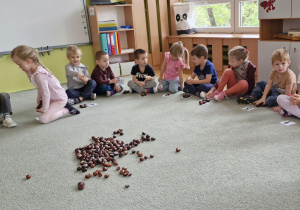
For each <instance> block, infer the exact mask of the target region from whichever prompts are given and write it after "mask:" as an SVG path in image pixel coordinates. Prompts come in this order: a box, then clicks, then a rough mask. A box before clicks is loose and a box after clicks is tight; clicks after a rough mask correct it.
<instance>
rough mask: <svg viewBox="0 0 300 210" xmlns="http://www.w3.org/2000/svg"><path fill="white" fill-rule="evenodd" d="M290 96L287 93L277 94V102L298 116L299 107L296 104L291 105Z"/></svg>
mask: <svg viewBox="0 0 300 210" xmlns="http://www.w3.org/2000/svg"><path fill="white" fill-rule="evenodd" d="M290 98H291V97H290V96H287V95H279V96H278V97H277V103H278V104H279V106H281V107H282V108H284V109H285V110H286V111H288V112H289V113H290V114H292V115H294V116H296V117H298V118H300V107H299V106H298V105H292V104H291V101H290Z"/></svg>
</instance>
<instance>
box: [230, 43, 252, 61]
mask: <svg viewBox="0 0 300 210" xmlns="http://www.w3.org/2000/svg"><path fill="white" fill-rule="evenodd" d="M248 54H249V52H248V50H247V48H245V47H242V46H235V47H234V48H232V49H231V50H230V51H229V52H228V55H229V56H232V57H235V59H236V60H241V59H242V60H247V59H248Z"/></svg>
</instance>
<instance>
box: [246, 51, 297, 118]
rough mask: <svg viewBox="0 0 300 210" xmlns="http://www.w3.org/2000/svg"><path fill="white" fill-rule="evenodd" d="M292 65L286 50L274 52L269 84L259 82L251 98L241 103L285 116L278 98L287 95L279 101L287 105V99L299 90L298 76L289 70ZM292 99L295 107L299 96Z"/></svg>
mask: <svg viewBox="0 0 300 210" xmlns="http://www.w3.org/2000/svg"><path fill="white" fill-rule="evenodd" d="M290 63H291V60H290V55H289V53H288V52H287V51H285V50H284V49H279V50H276V51H274V52H273V54H272V66H273V68H274V69H273V70H272V72H271V74H270V77H269V81H268V83H267V82H265V81H260V82H258V83H257V84H256V86H255V88H254V89H253V91H252V93H251V95H250V97H245V98H240V101H243V102H244V103H254V105H256V106H260V105H263V106H264V105H266V106H268V107H273V110H274V111H275V112H279V113H282V115H284V114H285V113H284V112H283V110H281V107H280V106H278V103H277V98H278V96H279V95H280V94H285V95H286V97H282V99H279V101H280V103H281V102H282V103H283V104H285V102H284V101H286V98H287V97H288V98H289V95H291V94H295V93H296V89H297V87H296V75H295V73H294V72H293V71H292V70H291V69H289V65H290ZM292 98H295V103H294V105H295V104H296V98H297V96H295V97H292ZM293 100H294V99H293ZM285 107H286V106H285Z"/></svg>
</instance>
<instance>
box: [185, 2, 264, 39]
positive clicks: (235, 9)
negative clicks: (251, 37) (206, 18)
mask: <svg viewBox="0 0 300 210" xmlns="http://www.w3.org/2000/svg"><path fill="white" fill-rule="evenodd" d="M245 1H255V0H184V1H183V2H193V3H195V6H199V5H209V4H221V3H230V4H231V21H230V25H231V27H219V28H218V27H213V28H210V27H206V28H195V30H196V32H197V33H251V34H258V33H259V26H257V27H241V26H240V13H241V11H240V8H239V5H240V3H241V2H245ZM257 1H258V0H257ZM258 2H259V1H258ZM257 18H258V17H257Z"/></svg>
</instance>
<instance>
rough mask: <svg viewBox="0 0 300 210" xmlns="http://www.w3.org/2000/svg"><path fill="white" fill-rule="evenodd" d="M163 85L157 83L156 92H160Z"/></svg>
mask: <svg viewBox="0 0 300 210" xmlns="http://www.w3.org/2000/svg"><path fill="white" fill-rule="evenodd" d="M163 87H164V86H163V85H162V84H160V85H158V87H157V91H158V92H161V91H162V89H163Z"/></svg>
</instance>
